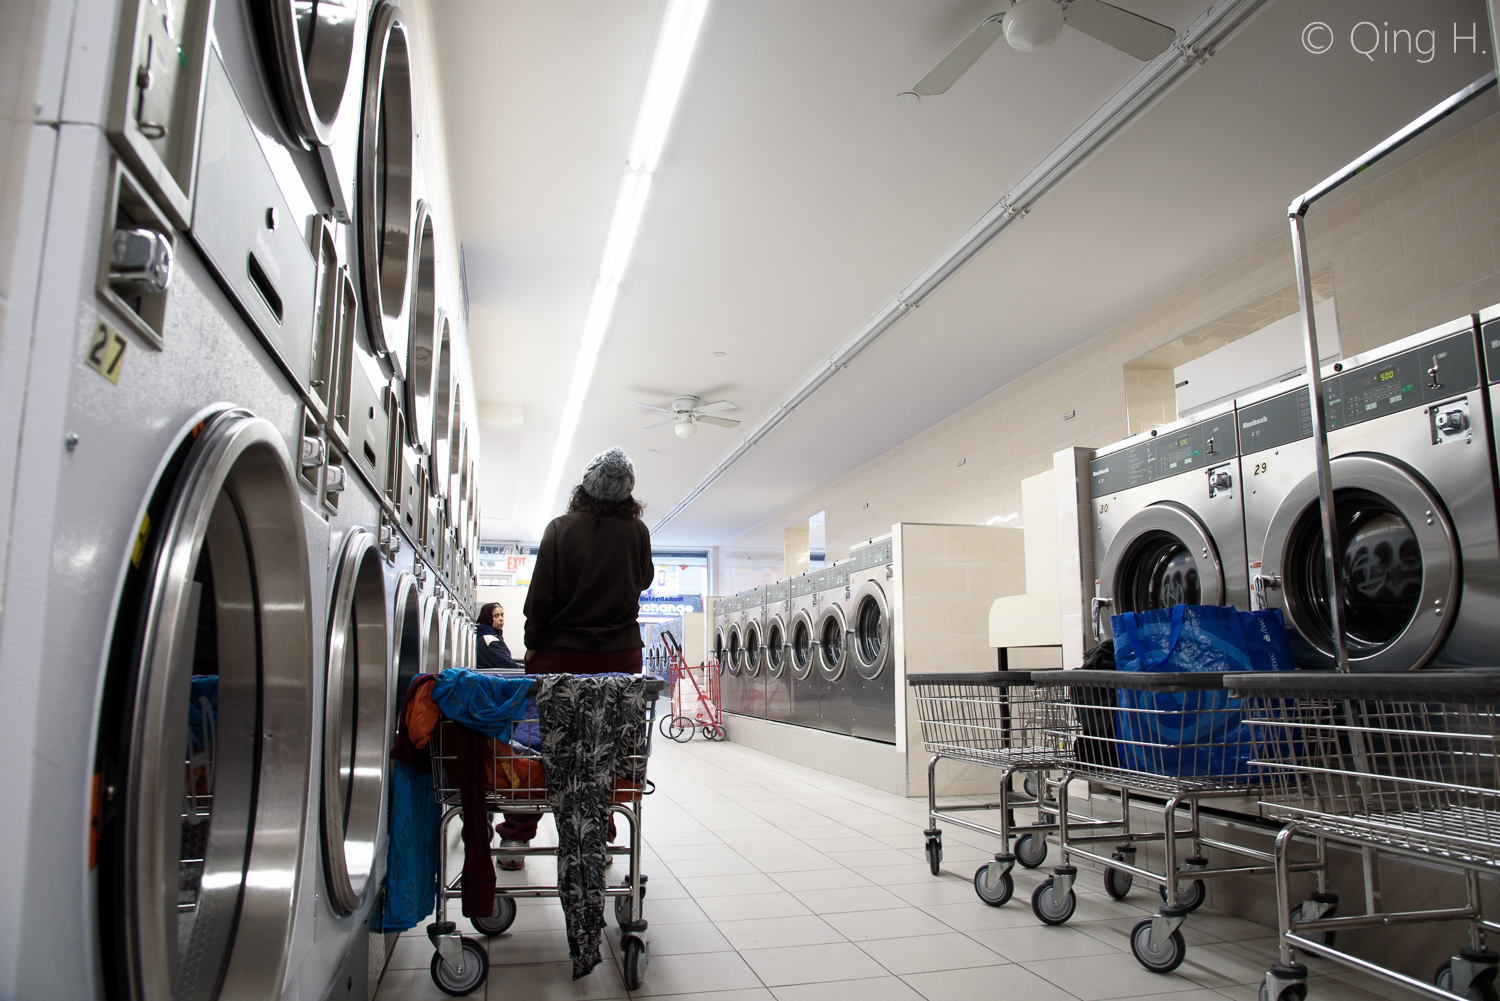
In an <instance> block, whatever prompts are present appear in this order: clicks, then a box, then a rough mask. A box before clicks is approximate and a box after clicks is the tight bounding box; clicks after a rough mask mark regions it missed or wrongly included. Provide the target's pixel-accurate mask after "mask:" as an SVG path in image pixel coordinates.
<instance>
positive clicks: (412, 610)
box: [391, 573, 424, 711]
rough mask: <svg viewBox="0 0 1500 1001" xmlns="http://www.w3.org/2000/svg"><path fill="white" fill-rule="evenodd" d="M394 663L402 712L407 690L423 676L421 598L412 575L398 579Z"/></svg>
mask: <svg viewBox="0 0 1500 1001" xmlns="http://www.w3.org/2000/svg"><path fill="white" fill-rule="evenodd" d="M391 622H392V626H393V628H392V635H391V660H392V661H393V662H394V668H395V671H396V698H395V703H396V707H397V710H398V711H399V709H400V706H401V704H402V702H404V701H405V700H406V689H407V688H408V687H409V686H410V685H411V683H412V679H413V678H415V677H416V676H417V675H419V674H421V673H422V665H423V661H424V658H423V656H422V640H423V635H422V595H421V592H419V591H418V590H417V581H416V578H414V577H413V576H412V575H411V574H408V573H403V574H401V576H400V577H398V578H397V580H396V600H395V613H394V616H393V617H392V619H391Z"/></svg>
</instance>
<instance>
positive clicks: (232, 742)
mask: <svg viewBox="0 0 1500 1001" xmlns="http://www.w3.org/2000/svg"><path fill="white" fill-rule="evenodd" d="M303 533H304V530H303V515H302V503H301V500H300V497H299V493H298V488H297V485H296V482H295V480H294V479H293V475H292V471H291V467H290V465H289V462H288V458H287V453H286V448H285V445H284V443H283V439H282V436H281V433H280V432H279V431H278V430H277V429H276V428H275V427H274V426H272V425H271V424H270V423H269V422H267V421H265V420H261V419H258V418H256V417H253V416H251V415H250V414H248V413H245V412H244V411H240V410H229V411H225V412H222V413H220V414H218V415H216V416H214V417H212V418H210V419H208V420H207V421H205V422H203V423H201V424H199V425H197V426H196V427H195V428H194V429H193V433H192V434H190V435H185V436H184V440H183V442H182V444H181V446H180V447H179V449H178V450H177V453H176V454H175V455H174V456H173V457H172V459H171V460H170V461H169V462H168V464H167V467H166V472H165V473H164V474H163V477H162V481H161V483H160V484H159V485H158V487H157V489H156V492H155V495H154V496H153V498H152V500H151V501H150V503H149V506H148V508H147V511H146V516H145V517H144V518H143V519H142V522H141V526H140V531H139V534H138V536H137V538H136V539H135V542H134V552H133V554H132V555H131V557H130V563H129V567H128V569H127V574H126V581H125V585H124V590H123V592H122V595H121V598H120V606H119V612H118V616H117V620H116V621H117V625H116V634H115V637H114V639H113V641H112V644H111V650H110V665H109V674H108V677H107V680H106V688H105V692H104V706H105V709H104V712H103V714H102V717H101V724H100V734H99V766H98V776H97V779H96V781H97V783H98V784H97V785H96V786H95V795H96V796H98V797H99V799H98V800H96V802H97V803H98V809H99V842H98V854H99V871H98V884H97V885H98V892H99V908H98V912H99V920H100V926H99V936H100V938H101V940H102V941H103V951H104V954H105V956H107V957H109V959H108V960H107V964H108V965H107V966H106V974H105V975H106V977H108V978H109V980H110V982H111V987H112V988H113V989H112V990H111V991H110V994H111V996H113V997H117V998H121V999H130V1001H147V999H156V998H173V999H182V1001H210V999H213V998H219V997H278V996H280V993H281V989H282V979H283V975H284V973H285V970H286V964H287V958H288V951H289V948H290V941H291V930H292V920H293V917H294V915H295V914H296V911H297V907H296V893H297V886H298V883H299V879H298V871H299V868H300V865H301V859H302V846H303V836H304V820H303V818H304V816H305V812H306V809H307V792H308V784H309V779H310V771H311V764H312V762H311V757H312V754H311V752H312V745H313V739H312V737H313V726H312V705H313V677H314V676H313V636H312V607H313V606H312V595H311V588H310V584H309V577H308V563H307V543H306V540H305V538H304V534H303Z"/></svg>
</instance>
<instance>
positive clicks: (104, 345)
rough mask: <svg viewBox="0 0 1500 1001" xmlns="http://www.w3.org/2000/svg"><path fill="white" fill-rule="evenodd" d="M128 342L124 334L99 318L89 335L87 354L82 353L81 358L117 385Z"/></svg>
mask: <svg viewBox="0 0 1500 1001" xmlns="http://www.w3.org/2000/svg"><path fill="white" fill-rule="evenodd" d="M128 343H129V342H127V341H126V340H125V335H124V334H121V333H120V332H119V331H118V330H116V329H114V328H113V327H111V326H110V325H109V324H107V323H105V322H104V321H103V320H100V321H99V322H98V323H96V324H94V333H93V335H92V336H90V337H89V350H88V354H86V355H84V357H83V360H84V361H85V362H87V363H88V366H89V368H91V369H93V370H94V371H95V372H98V373H99V374H100V375H102V376H104V378H106V379H108V380H109V381H110V382H112V383H114V384H115V385H117V386H118V385H119V384H120V368H121V367H122V364H123V363H124V361H125V348H126V346H127V344H128Z"/></svg>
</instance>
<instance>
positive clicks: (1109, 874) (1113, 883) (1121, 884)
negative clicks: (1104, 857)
mask: <svg viewBox="0 0 1500 1001" xmlns="http://www.w3.org/2000/svg"><path fill="white" fill-rule="evenodd" d="M1134 883H1135V877H1134V876H1132V875H1131V874H1130V873H1128V872H1121V871H1120V870H1119V869H1105V870H1104V892H1105V893H1107V894H1109V895H1110V897H1111V899H1114V900H1124V899H1125V897H1126V895H1127V894H1129V893H1130V887H1131V886H1132V885H1133V884H1134Z"/></svg>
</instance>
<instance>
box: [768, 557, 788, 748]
mask: <svg viewBox="0 0 1500 1001" xmlns="http://www.w3.org/2000/svg"><path fill="white" fill-rule="evenodd" d="M791 593H792V592H791V585H790V583H789V582H788V581H784V580H783V581H777V582H776V583H775V584H772V585H770V586H769V587H767V588H766V618H765V630H766V631H765V650H766V656H765V667H764V669H763V672H762V673H763V675H764V677H765V685H766V698H765V715H766V719H769V720H775V721H776V722H779V723H788V722H791V718H792V671H791V655H790V651H789V650H788V646H787V644H788V639H787V637H788V635H789V633H788V626H789V625H790V622H791V606H792V602H791V597H790V596H791Z"/></svg>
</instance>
